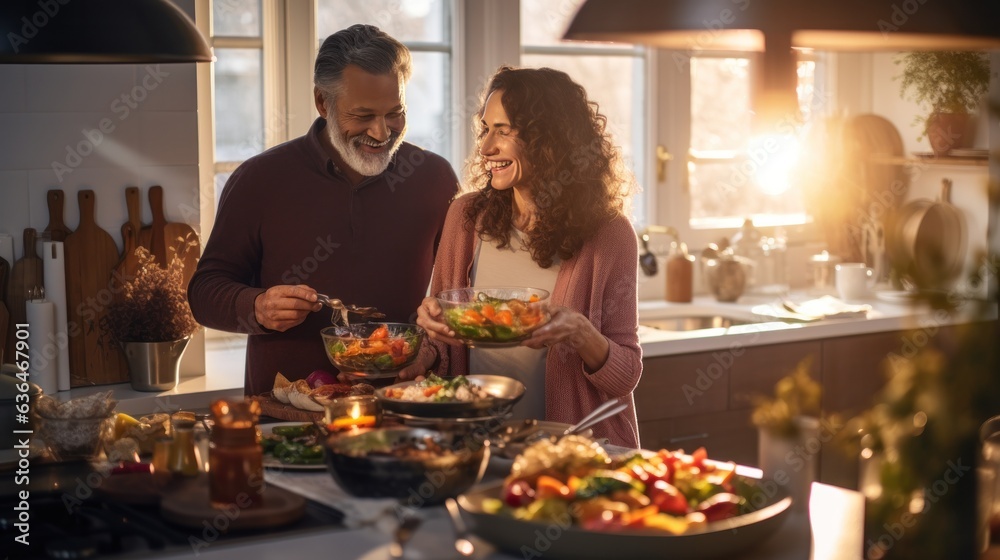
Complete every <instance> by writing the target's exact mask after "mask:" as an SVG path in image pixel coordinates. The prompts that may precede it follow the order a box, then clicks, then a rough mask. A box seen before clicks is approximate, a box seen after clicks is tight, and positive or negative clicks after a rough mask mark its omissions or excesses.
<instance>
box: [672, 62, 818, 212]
mask: <svg viewBox="0 0 1000 560" xmlns="http://www.w3.org/2000/svg"><path fill="white" fill-rule="evenodd" d="M753 70H754V62H753V59H752V58H750V57H747V56H735V55H733V56H727V55H719V56H711V55H708V54H698V55H696V56H693V57H691V64H690V73H691V88H690V119H691V133H690V145H689V148H688V158H687V187H688V190H689V192H690V208H689V226H690V227H691V228H693V229H710V228H720V227H739V225H740V224H742V222H743V220H744V218H746V217H753V218H754V223H755V224H757V225H764V226H767V225H794V224H802V223H805V222H807V221H808V216H807V215H806V212H805V207H804V204H803V199H802V193H801V191H800V190H799V189H798V188H796V186H795V184H794V181H791V179H790V177H789V176H788V172H789V171H790V168H791V166H792V165H793V164H794V158H795V157H796V156H797V151H796V148H797V144H796V141H795V139H793V138H790V137H789V138H783V139H779V140H774V139H771V140H763V139H758V138H754V137H753V136H752V134H751V115H752V106H751V103H752V98H753V95H752V91H751V76H752V72H753ZM816 70H817V58H816V57H814V56H809V55H807V57H806V58H805V59H803V58H802V57H800V61H799V63H798V94H799V95H798V97H799V108H800V112H801V115H802V118H803V120H804V121H805V122H808V121H809V120H810V119H812V118H814V117H815V114H816V113H817V111H822V109H823V107H822V104H821V102H822V99H821V97H820V96H819V95H818V94H817V85H818V84H817V72H816Z"/></svg>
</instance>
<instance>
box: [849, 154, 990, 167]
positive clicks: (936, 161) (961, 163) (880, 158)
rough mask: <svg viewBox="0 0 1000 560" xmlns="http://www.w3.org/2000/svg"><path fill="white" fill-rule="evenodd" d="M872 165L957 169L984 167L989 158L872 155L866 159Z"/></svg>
mask: <svg viewBox="0 0 1000 560" xmlns="http://www.w3.org/2000/svg"><path fill="white" fill-rule="evenodd" d="M868 161H871V162H873V163H884V164H887V165H910V166H921V165H947V166H957V167H986V166H988V165H989V164H990V160H989V158H970V157H903V156H886V155H879V154H876V155H873V156H870V157H869V158H868Z"/></svg>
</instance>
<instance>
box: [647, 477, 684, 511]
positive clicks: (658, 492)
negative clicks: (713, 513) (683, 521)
mask: <svg viewBox="0 0 1000 560" xmlns="http://www.w3.org/2000/svg"><path fill="white" fill-rule="evenodd" d="M646 493H647V495H649V498H650V499H651V500H652V501H653V505H655V506H656V507H657V508H659V510H660V513H668V514H670V515H687V512H688V504H687V499H686V498H685V497H684V494H681V492H680V490H678V489H677V488H675V487H674V485H673V484H670V483H669V482H667V481H665V480H657V481H656V482H654V483H653V485H652V486H650V487H648V488H647V489H646Z"/></svg>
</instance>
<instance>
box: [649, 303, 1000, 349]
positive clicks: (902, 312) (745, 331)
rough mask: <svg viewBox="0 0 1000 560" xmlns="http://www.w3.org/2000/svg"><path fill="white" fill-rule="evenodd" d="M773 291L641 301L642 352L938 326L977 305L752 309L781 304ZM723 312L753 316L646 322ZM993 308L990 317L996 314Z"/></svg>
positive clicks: (968, 315)
mask: <svg viewBox="0 0 1000 560" xmlns="http://www.w3.org/2000/svg"><path fill="white" fill-rule="evenodd" d="M815 297H816V296H812V295H807V294H804V293H792V294H791V296H790V297H789V299H791V300H792V301H793V302H795V303H798V304H801V303H802V302H804V301H807V300H809V299H814V298H815ZM780 301H781V300H780V298H777V297H775V296H744V297H741V298H740V300H739V301H738V302H735V303H720V302H717V301H715V299H714V298H712V297H711V296H698V297H695V298H694V301H693V302H691V303H669V302H665V301H642V302H639V323H640V326H639V343H640V344H641V345H642V354H643V357H647V358H648V357H655V356H668V355H674V354H688V353H693V352H706V351H712V350H722V349H728V348H733V347H748V346H760V345H764V344H777V343H783V342H798V341H803V340H823V339H827V338H835V337H841V336H854V335H860V334H869V333H877V332H890V331H899V330H907V329H927V330H928V331H929V334H933V332H930V331H936V329H937V328H939V327H941V326H944V325H953V324H959V323H966V322H969V321H970V320H972V317H973V309H972V307H973V305H972V304H971V302H967V303H966V304H965V305H963V306H962V307H960V309H959V310H958V311H957V312H955V313H948V312H946V311H943V310H934V309H931V308H930V307H929V306H927V305H926V304H919V305H916V304H911V303H893V302H888V301H883V300H880V299H876V298H871V299H866V300H864V301H858V302H851V303H852V304H867V305H870V306H871V311H869V312H868V316H867V318H857V319H824V320H819V321H814V322H808V323H784V322H780V321H776V320H771V319H770V318H767V317H762V316H760V315H756V314H755V313H754V312H753V311H752V309H753V308H754V307H755V306H758V305H761V304H770V303H776V302H778V303H780ZM705 315H722V316H729V317H733V318H736V319H742V320H746V321H752V322H750V323H749V324H744V325H734V326H732V327H729V328H713V329H700V330H695V331H667V330H660V329H655V328H650V327H647V326H644V325H642V323H643V322H645V321H650V320H655V319H658V318H668V317H678V316H705ZM996 316H997V315H996V310H995V309H994V311H993V314H992V318H996Z"/></svg>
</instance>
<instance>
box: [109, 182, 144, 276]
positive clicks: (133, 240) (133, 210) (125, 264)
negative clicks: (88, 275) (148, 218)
mask: <svg viewBox="0 0 1000 560" xmlns="http://www.w3.org/2000/svg"><path fill="white" fill-rule="evenodd" d="M125 207H126V208H127V209H128V221H127V222H125V223H124V224H122V246H123V247H124V250H123V251H122V258H121V260H120V261H118V266H116V267H115V274H114V280H115V282H128V281H130V280H132V279H133V278H135V275H136V272H137V271H138V270H139V257H138V256H137V255H136V254H135V250H136V248H137V247H139V232H140V231H142V199H141V198H140V194H139V187H126V188H125ZM146 249H149V247H146Z"/></svg>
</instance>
